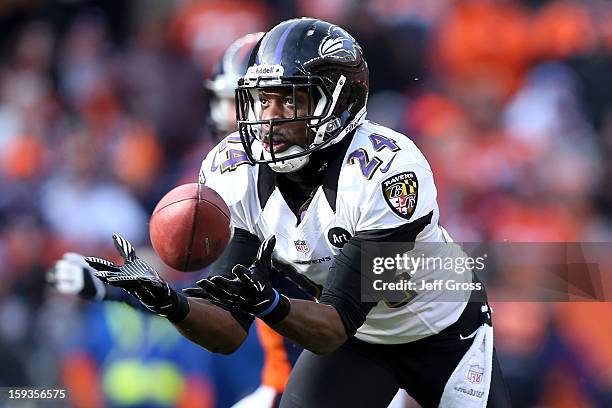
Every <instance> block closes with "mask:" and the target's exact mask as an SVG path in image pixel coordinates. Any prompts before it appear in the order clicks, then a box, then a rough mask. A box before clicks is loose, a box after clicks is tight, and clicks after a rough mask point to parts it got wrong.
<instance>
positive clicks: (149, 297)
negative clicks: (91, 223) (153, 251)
mask: <svg viewBox="0 0 612 408" xmlns="http://www.w3.org/2000/svg"><path fill="white" fill-rule="evenodd" d="M113 243H114V244H115V248H117V251H118V252H119V254H120V255H121V257H122V258H123V260H124V261H125V262H124V264H123V265H121V266H118V265H115V264H113V263H112V262H110V261H107V260H106V259H102V258H96V257H87V258H85V261H87V263H88V264H89V266H91V267H92V268H93V269H95V270H96V272H95V275H96V277H97V278H99V279H100V280H101V281H102V282H105V283H108V284H109V285H112V286H116V287H118V288H122V289H124V290H125V291H127V292H128V293H129V294H131V295H133V296H135V297H136V298H138V300H140V302H141V303H142V304H143V305H145V306H146V307H147V308H148V309H149V310H151V311H152V312H153V313H156V314H159V315H161V316H164V317H166V318H167V319H168V320H170V321H172V322H179V321H181V320H183V319H184V318H185V316H187V313H189V303H188V302H187V299H186V298H185V296H183V295H182V294H180V293H177V292H176V291H175V290H174V289H172V288H171V287H170V285H168V284H167V283H166V281H164V280H163V279H162V278H161V277H160V276H159V274H158V273H157V272H156V271H155V270H154V269H153V268H151V267H150V266H149V265H147V264H146V263H145V262H144V261H142V260H141V259H140V258H138V257H137V256H136V251H134V247H133V246H132V244H130V243H129V242H128V241H127V240H126V239H125V238H123V237H122V236H121V235H118V234H114V235H113Z"/></svg>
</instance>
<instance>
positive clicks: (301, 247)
mask: <svg viewBox="0 0 612 408" xmlns="http://www.w3.org/2000/svg"><path fill="white" fill-rule="evenodd" d="M293 243H294V244H295V249H297V251H298V252H302V253H306V252H308V251H310V248H309V247H308V244H307V243H306V241H304V240H299V239H298V240H297V241H293Z"/></svg>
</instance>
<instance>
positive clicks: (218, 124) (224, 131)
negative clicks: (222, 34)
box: [205, 33, 264, 138]
mask: <svg viewBox="0 0 612 408" xmlns="http://www.w3.org/2000/svg"><path fill="white" fill-rule="evenodd" d="M263 35H264V33H253V34H247V35H245V36H243V37H240V38H238V39H237V40H236V41H234V42H233V43H232V44H231V45H230V46H229V47H228V48H227V50H226V51H225V53H224V54H223V57H222V58H221V60H220V61H219V62H218V63H217V65H215V68H214V70H213V74H212V76H211V79H209V80H207V81H206V82H205V86H206V89H207V90H208V93H209V96H208V106H209V116H208V123H209V126H210V129H211V132H212V134H213V136H215V138H221V137H225V136H227V135H228V134H229V133H232V132H234V131H236V120H235V117H234V111H235V102H234V97H235V95H236V94H235V90H236V86H237V85H238V80H239V79H240V78H241V77H243V76H244V74H246V71H247V68H248V67H249V61H250V58H251V54H252V53H253V50H254V49H255V46H256V45H257V42H258V41H259V40H260V39H261V37H263Z"/></svg>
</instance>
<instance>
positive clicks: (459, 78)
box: [0, 0, 612, 408]
mask: <svg viewBox="0 0 612 408" xmlns="http://www.w3.org/2000/svg"><path fill="white" fill-rule="evenodd" d="M296 16H312V17H318V18H322V19H325V20H328V21H331V22H334V23H337V24H338V25H341V26H342V27H344V28H346V29H347V30H348V31H349V32H350V33H351V34H352V35H353V36H354V37H355V38H356V39H357V40H358V42H359V43H360V44H361V45H362V47H363V48H364V51H365V56H366V59H367V61H368V63H369V66H370V81H371V82H370V83H371V88H370V89H371V92H370V98H369V103H368V112H369V114H368V116H369V118H370V119H372V120H374V121H376V122H378V123H381V124H384V125H387V126H390V127H392V128H394V129H396V130H398V131H402V132H405V133H406V134H407V135H409V136H410V137H411V138H412V139H413V140H414V141H415V142H416V143H417V145H418V146H419V147H420V148H421V149H422V150H423V151H424V153H425V155H426V156H427V158H428V160H429V161H430V164H431V166H432V168H433V169H434V174H435V180H436V183H437V187H438V191H439V204H440V208H441V222H442V224H443V225H444V226H445V227H446V228H447V229H448V230H449V231H450V232H451V234H452V235H453V236H454V237H455V239H456V240H458V241H504V240H509V241H516V242H591V241H600V242H607V241H612V155H611V152H612V2H609V1H606V0H581V1H577V0H550V1H547V0H530V1H527V0H523V1H518V0H516V1H513V0H456V1H454V0H427V1H420V0H370V1H368V0H296V1H283V0H266V1H264V0H260V1H256V0H253V1H238V0H220V1H217V0H202V1H195V0H174V1H171V0H134V1H118V0H117V1H114V0H113V1H103V0H99V1H89V0H5V1H2V2H1V3H0V27H1V28H2V29H1V30H0V386H8V385H13V386H27V385H29V386H38V387H47V388H48V387H51V386H52V387H55V388H58V387H59V388H67V389H68V390H69V392H68V394H69V401H67V402H66V403H67V404H69V405H70V406H75V407H88V408H93V407H101V406H116V407H120V406H160V407H161V406H179V407H192V406H193V407H195V406H200V407H202V406H204V407H209V406H210V407H212V406H219V407H224V406H228V405H229V404H231V403H232V402H234V401H236V400H238V399H239V398H240V397H241V396H243V395H245V394H247V393H249V392H251V391H252V390H253V389H254V388H255V386H256V385H257V383H258V382H259V366H260V364H261V352H260V350H259V348H258V345H257V344H256V341H254V340H249V342H248V343H247V344H246V346H245V347H244V349H243V350H241V351H240V352H239V353H238V354H236V355H233V356H230V357H226V356H213V355H211V354H210V353H208V352H206V351H204V350H202V349H199V348H198V347H196V346H194V345H191V344H189V343H188V342H187V341H186V340H183V339H182V338H181V337H180V336H179V335H178V334H176V332H175V331H174V330H173V329H172V327H171V326H169V325H168V324H167V323H166V322H165V321H164V320H163V319H159V318H154V317H150V316H143V315H142V314H140V313H138V312H135V311H133V310H131V309H129V308H128V307H127V306H123V305H119V304H113V303H112V302H107V303H104V304H101V303H87V302H83V301H80V300H78V299H76V298H71V297H65V296H60V295H58V294H57V293H54V292H53V291H50V290H49V289H48V288H47V287H46V286H45V278H44V274H45V270H46V269H48V268H49V266H50V265H52V263H53V261H55V260H56V259H58V258H60V257H61V255H62V254H63V253H64V252H65V251H67V250H72V251H77V252H80V253H85V254H95V255H98V256H105V255H106V256H109V257H111V258H113V257H115V254H114V252H113V249H112V247H111V240H110V237H111V234H112V233H114V232H120V233H122V234H123V235H124V236H126V237H127V238H129V239H130V240H132V242H134V243H135V244H138V245H139V246H141V247H142V248H143V249H142V250H141V253H143V254H147V253H148V252H151V249H149V248H148V246H149V240H148V231H147V221H148V217H149V215H150V213H151V211H152V209H153V207H154V206H155V204H156V203H157V201H158V200H159V199H160V198H161V196H162V195H163V194H164V193H165V192H167V191H168V190H170V189H171V188H172V187H173V186H175V185H178V184H182V183H185V182H192V181H195V180H196V177H197V170H198V168H199V165H200V161H201V160H202V159H203V157H204V156H205V154H206V152H207V151H208V150H209V149H210V148H211V147H212V146H213V145H214V143H215V142H214V140H213V138H212V136H211V133H210V131H209V128H208V124H207V94H206V92H205V89H204V86H203V83H204V80H205V79H206V78H208V77H209V75H210V73H211V71H212V68H213V66H214V64H215V63H216V62H217V60H218V58H219V57H220V56H221V55H222V53H223V51H224V50H225V48H226V47H227V46H228V45H229V44H230V43H231V42H232V41H233V40H234V39H236V38H237V37H239V36H241V35H244V34H246V33H250V32H255V31H265V30H266V29H268V28H270V27H271V26H273V25H274V24H276V23H277V22H280V21H282V20H284V19H287V18H291V17H296ZM160 268H161V269H163V266H160ZM166 272H167V273H168V276H170V279H172V280H174V281H183V282H188V283H189V281H190V280H192V279H193V277H192V276H190V275H189V274H179V273H172V272H171V271H166ZM604 272H605V271H604ZM494 308H495V315H494V321H495V324H496V345H497V350H498V353H499V357H500V360H501V363H502V367H503V368H504V371H505V376H506V380H507V382H508V385H509V387H510V391H511V395H512V399H513V403H514V405H515V406H516V407H536V406H538V407H610V406H612V347H611V346H610V345H612V319H611V316H612V305H611V304H610V303H535V302H533V303H527V302H520V303H510V302H499V303H497V304H494Z"/></svg>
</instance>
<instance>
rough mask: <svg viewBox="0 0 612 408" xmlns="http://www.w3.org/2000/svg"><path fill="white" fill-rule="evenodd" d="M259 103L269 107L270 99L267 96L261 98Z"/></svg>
mask: <svg viewBox="0 0 612 408" xmlns="http://www.w3.org/2000/svg"><path fill="white" fill-rule="evenodd" d="M259 103H260V104H262V105H267V104H268V98H266V97H265V96H260V97H259Z"/></svg>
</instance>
